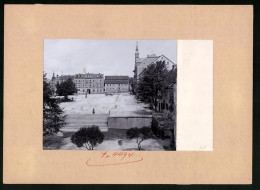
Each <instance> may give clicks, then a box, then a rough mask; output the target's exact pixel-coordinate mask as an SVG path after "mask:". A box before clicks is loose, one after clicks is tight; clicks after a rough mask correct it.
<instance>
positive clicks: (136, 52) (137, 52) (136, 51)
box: [135, 42, 139, 62]
mask: <svg viewBox="0 0 260 190" xmlns="http://www.w3.org/2000/svg"><path fill="white" fill-rule="evenodd" d="M137 58H139V51H138V42H136V48H135V62H136V59H137Z"/></svg>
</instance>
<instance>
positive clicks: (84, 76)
mask: <svg viewBox="0 0 260 190" xmlns="http://www.w3.org/2000/svg"><path fill="white" fill-rule="evenodd" d="M75 78H77V79H94V78H103V74H100V73H98V74H94V73H86V74H81V73H79V74H76V75H75Z"/></svg>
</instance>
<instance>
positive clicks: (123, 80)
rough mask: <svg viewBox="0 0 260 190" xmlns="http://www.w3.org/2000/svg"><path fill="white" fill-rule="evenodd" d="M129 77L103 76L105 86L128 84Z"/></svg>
mask: <svg viewBox="0 0 260 190" xmlns="http://www.w3.org/2000/svg"><path fill="white" fill-rule="evenodd" d="M128 83H129V76H105V84H128Z"/></svg>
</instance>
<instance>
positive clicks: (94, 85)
mask: <svg viewBox="0 0 260 190" xmlns="http://www.w3.org/2000/svg"><path fill="white" fill-rule="evenodd" d="M76 87H97V88H98V87H100V88H102V87H104V85H102V84H93V85H91V84H90V85H89V84H76Z"/></svg>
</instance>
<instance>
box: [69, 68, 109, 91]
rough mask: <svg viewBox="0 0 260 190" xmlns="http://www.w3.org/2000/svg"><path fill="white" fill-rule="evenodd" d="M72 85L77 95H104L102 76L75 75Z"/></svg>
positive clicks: (89, 74) (91, 74)
mask: <svg viewBox="0 0 260 190" xmlns="http://www.w3.org/2000/svg"><path fill="white" fill-rule="evenodd" d="M74 83H75V84H76V88H77V89H78V93H79V94H86V93H87V94H102V93H104V75H103V74H100V73H98V74H93V73H85V74H76V75H75V76H74Z"/></svg>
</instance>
